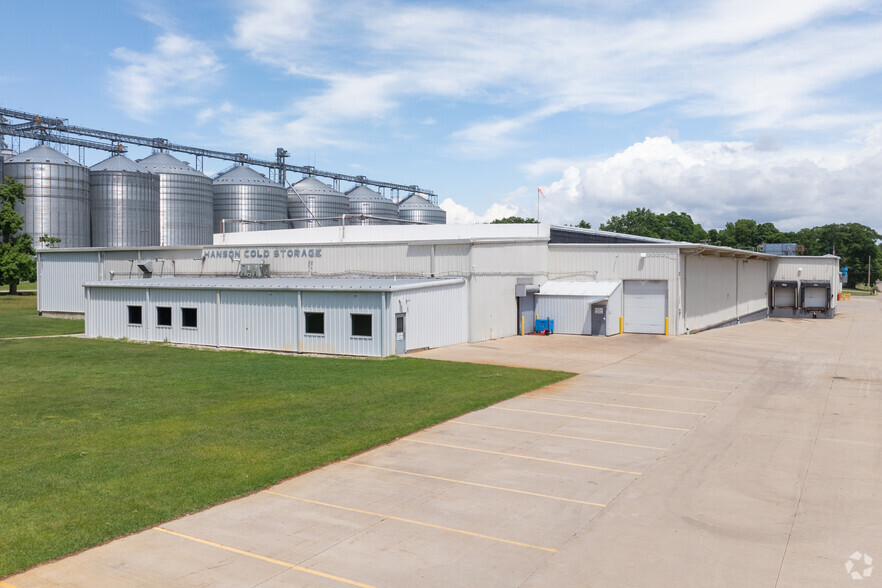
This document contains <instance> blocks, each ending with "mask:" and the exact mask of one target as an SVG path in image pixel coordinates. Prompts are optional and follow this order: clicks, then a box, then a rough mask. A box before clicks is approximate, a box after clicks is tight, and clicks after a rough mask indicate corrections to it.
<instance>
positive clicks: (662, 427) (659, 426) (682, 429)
mask: <svg viewBox="0 0 882 588" xmlns="http://www.w3.org/2000/svg"><path fill="white" fill-rule="evenodd" d="M487 408H489V409H492V410H508V411H511V412H526V413H529V414H544V415H547V416H556V417H563V418H567V419H580V420H583V421H599V422H601V423H618V424H620V425H632V426H634V427H647V428H649V429H667V430H669V431H688V430H689V429H684V428H683V427H665V426H662V425H647V424H645V423H632V422H631V421H614V420H612V419H598V418H594V417H586V416H577V415H572V414H561V413H559V412H542V411H538V410H524V409H521V408H505V407H502V406H488V407H487Z"/></svg>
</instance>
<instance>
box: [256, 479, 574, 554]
mask: <svg viewBox="0 0 882 588" xmlns="http://www.w3.org/2000/svg"><path fill="white" fill-rule="evenodd" d="M261 492H263V493H264V494H272V495H274V496H281V497H283V498H290V499H291V500H299V501H301V502H308V503H310V504H317V505H319V506H326V507H328V508H336V509H339V510H346V511H349V512H357V513H359V514H366V515H371V516H375V517H380V518H382V519H390V520H393V521H400V522H402V523H410V524H412V525H420V526H422V527H431V528H433V529H441V530H442V531H450V532H452V533H460V534H462V535H470V536H472V537H480V538H481V539H490V540H491V541H499V542H500V543H508V544H509V545H517V546H519V547H529V548H530V549H539V550H541V551H550V552H551V553H555V552H556V551H557V549H552V548H551V547H539V546H538V545H530V544H529V543H521V542H520V541H510V540H509V539H501V538H499V537H492V536H490V535H482V534H481V533H473V532H471V531H464V530H462V529H454V528H452V527H443V526H441V525H433V524H432V523H424V522H422V521H414V520H411V519H404V518H401V517H395V516H392V515H388V514H381V513H378V512H371V511H369V510H361V509H358V508H350V507H348V506H340V505H339V504H330V503H328V502H320V501H318V500H310V499H309V498H300V497H299V496H291V495H290V494H282V493H280V492H273V491H271V490H261Z"/></svg>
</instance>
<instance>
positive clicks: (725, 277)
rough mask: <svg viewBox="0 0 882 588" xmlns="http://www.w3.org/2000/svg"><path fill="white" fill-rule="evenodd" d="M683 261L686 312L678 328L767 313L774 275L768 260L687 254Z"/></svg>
mask: <svg viewBox="0 0 882 588" xmlns="http://www.w3.org/2000/svg"><path fill="white" fill-rule="evenodd" d="M680 264H681V274H682V276H681V278H680V281H681V290H682V292H683V297H682V298H683V300H682V306H683V313H682V315H681V317H680V320H679V321H678V332H687V330H688V331H690V332H693V331H698V330H701V329H707V328H711V327H715V326H720V325H725V324H728V323H732V322H735V321H737V320H747V319H754V318H762V317H763V316H765V313H766V312H767V310H768V300H769V279H770V278H769V276H770V268H769V262H768V261H767V260H762V259H751V260H743V259H737V258H734V257H717V256H715V255H689V254H684V255H683V256H682V260H681V262H680Z"/></svg>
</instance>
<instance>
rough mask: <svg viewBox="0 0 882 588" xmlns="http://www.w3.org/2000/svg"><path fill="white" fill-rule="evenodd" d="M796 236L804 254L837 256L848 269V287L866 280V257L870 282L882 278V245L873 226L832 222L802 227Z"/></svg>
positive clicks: (840, 262)
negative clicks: (870, 265)
mask: <svg viewBox="0 0 882 588" xmlns="http://www.w3.org/2000/svg"><path fill="white" fill-rule="evenodd" d="M796 237H797V242H798V243H800V244H801V245H803V246H805V253H806V255H826V254H828V253H830V254H833V253H835V254H836V255H838V256H839V257H840V258H841V259H840V261H839V265H840V266H844V267H847V268H848V286H851V287H853V286H854V285H855V284H858V283H863V282H866V281H867V268H868V266H867V262H868V260H869V262H870V263H871V264H872V267H870V274H871V276H870V281H875V280H876V279H877V278H882V274H880V272H882V248H880V247H879V245H878V244H877V242H878V241H879V239H882V236H880V235H879V233H878V232H877V231H876V230H875V229H872V228H870V227H868V226H865V225H862V224H860V223H845V224H831V225H824V226H821V227H813V228H811V229H801V230H800V231H799V232H798V233H797V234H796ZM874 276H875V277H874ZM871 285H872V284H871Z"/></svg>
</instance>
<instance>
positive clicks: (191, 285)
mask: <svg viewBox="0 0 882 588" xmlns="http://www.w3.org/2000/svg"><path fill="white" fill-rule="evenodd" d="M463 282H464V280H463V278H398V279H395V278H231V277H215V278H208V277H198V278H144V279H140V280H111V281H104V282H87V283H86V284H83V285H84V286H86V287H87V288H159V289H166V290H295V291H296V290H300V291H305V290H310V291H320V292H397V291H400V290H418V289H422V288H434V287H437V286H447V285H451V284H461V283H463Z"/></svg>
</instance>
